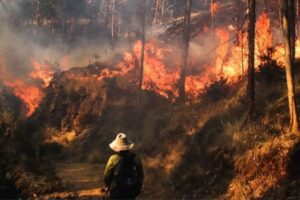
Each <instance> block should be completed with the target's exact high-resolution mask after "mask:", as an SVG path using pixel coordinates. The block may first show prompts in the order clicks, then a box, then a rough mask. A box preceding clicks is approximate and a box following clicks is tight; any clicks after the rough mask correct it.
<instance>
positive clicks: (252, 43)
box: [248, 0, 256, 120]
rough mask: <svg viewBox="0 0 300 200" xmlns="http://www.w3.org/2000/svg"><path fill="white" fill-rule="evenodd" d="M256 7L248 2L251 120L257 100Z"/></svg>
mask: <svg viewBox="0 0 300 200" xmlns="http://www.w3.org/2000/svg"><path fill="white" fill-rule="evenodd" d="M255 6H256V0H248V7H249V25H248V42H249V43H248V48H249V54H248V96H249V119H250V120H251V119H252V118H253V114H254V100H255V77H254V76H255V69H254V60H255V57H254V53H255V21H256V17H255Z"/></svg>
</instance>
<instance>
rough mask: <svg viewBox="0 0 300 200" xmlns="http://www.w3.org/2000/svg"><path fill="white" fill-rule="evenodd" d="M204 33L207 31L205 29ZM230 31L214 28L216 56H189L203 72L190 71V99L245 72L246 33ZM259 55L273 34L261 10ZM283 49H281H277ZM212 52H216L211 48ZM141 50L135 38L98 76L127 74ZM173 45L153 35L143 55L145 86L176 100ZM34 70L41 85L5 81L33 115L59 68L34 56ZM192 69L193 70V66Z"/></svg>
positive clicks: (176, 69) (177, 66)
mask: <svg viewBox="0 0 300 200" xmlns="http://www.w3.org/2000/svg"><path fill="white" fill-rule="evenodd" d="M217 8H218V5H217V4H216V3H215V4H213V6H212V8H211V9H212V11H213V12H216V11H217ZM204 34H207V33H206V32H204ZM231 35H232V33H231V31H230V30H229V29H227V28H224V27H217V28H216V29H215V37H216V38H217V39H218V40H217V41H218V42H217V44H216V46H217V47H216V49H215V53H214V57H213V58H212V59H211V60H210V61H208V62H207V63H206V64H203V63H202V64H200V63H197V62H195V61H194V60H195V58H193V57H190V65H191V67H190V68H201V69H202V70H200V72H197V73H189V74H187V76H186V82H185V87H186V93H187V97H188V99H190V100H191V101H192V102H196V101H198V100H199V97H200V96H201V93H202V92H203V90H204V89H205V87H207V86H209V84H210V83H211V82H212V81H214V80H219V79H221V78H225V79H226V80H227V81H228V82H232V81H235V80H237V79H238V78H239V77H241V76H243V75H244V74H245V69H246V67H247V54H248V52H247V51H248V50H247V34H244V33H243V32H241V33H238V34H237V35H236V36H235V37H236V42H234V43H233V44H232V42H230V40H231V38H230V37H231ZM256 35H257V37H256V40H255V43H256V46H257V48H256V54H255V56H256V59H255V66H256V67H257V66H258V65H259V64H260V61H259V56H260V55H262V54H263V53H265V51H266V49H267V48H269V47H271V46H272V34H271V32H270V22H269V18H268V15H267V14H266V13H262V14H261V15H260V16H259V17H258V19H257V23H256ZM276 51H277V52H276V53H274V59H277V60H282V58H281V54H282V53H283V48H282V47H280V48H279V47H276ZM278 52H280V53H278ZM212 53H213V52H212ZM140 54H141V41H139V40H138V41H136V42H135V43H134V45H133V47H132V52H130V51H129V52H124V53H123V59H122V61H120V62H119V64H117V66H116V68H113V69H111V68H105V69H101V70H100V71H99V74H98V76H97V80H102V79H104V78H112V77H114V76H124V75H126V74H127V73H128V72H130V71H132V70H134V69H135V68H136V67H137V66H138V65H139V57H140ZM174 54H175V53H174V52H173V50H172V48H171V47H169V46H167V45H165V44H160V43H159V42H158V40H156V39H150V40H149V41H148V42H146V44H145V58H144V75H143V84H142V89H144V90H150V91H154V92H156V93H157V94H159V95H161V96H163V97H165V98H167V99H169V100H170V101H175V99H176V98H177V97H178V95H179V93H178V90H177V86H178V80H179V71H180V70H179V69H180V66H181V64H182V63H181V56H179V57H178V56H177V61H176V62H169V60H171V59H170V58H172V57H174V56H175V57H176V55H174ZM30 61H31V64H32V67H33V70H32V71H31V72H30V74H29V79H32V80H40V81H41V83H42V85H41V86H39V85H36V84H26V83H25V82H24V81H22V80H18V79H17V80H13V81H12V80H7V81H5V82H4V83H5V84H6V85H7V86H8V87H10V88H12V91H13V92H14V93H15V95H16V96H18V97H19V98H20V99H22V100H23V101H24V103H25V104H26V107H27V108H28V113H27V116H30V115H31V114H32V113H33V112H34V111H35V109H36V108H37V107H38V104H39V102H40V100H41V99H42V96H43V92H42V90H43V88H45V87H47V86H48V85H49V83H50V81H51V79H52V77H53V74H54V72H55V71H56V70H58V68H54V67H53V65H51V64H50V63H47V62H44V63H42V62H40V61H38V60H37V59H34V58H31V60H30ZM59 65H60V69H66V68H67V67H66V66H67V65H69V57H68V56H64V57H63V58H62V59H61V61H60V64H59ZM191 71H193V70H191ZM72 78H74V79H82V78H87V79H88V78H89V77H72Z"/></svg>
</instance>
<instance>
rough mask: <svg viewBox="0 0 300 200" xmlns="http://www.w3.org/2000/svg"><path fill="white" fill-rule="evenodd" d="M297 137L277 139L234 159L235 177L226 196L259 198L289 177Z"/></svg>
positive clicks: (229, 197) (230, 197)
mask: <svg viewBox="0 0 300 200" xmlns="http://www.w3.org/2000/svg"><path fill="white" fill-rule="evenodd" d="M296 142H297V140H296V139H295V137H293V136H291V135H289V136H287V135H283V136H279V137H275V138H273V139H271V140H269V141H267V142H265V143H263V144H259V145H257V146H256V147H255V148H253V149H250V150H248V151H246V152H245V153H244V154H243V155H238V156H236V157H235V158H234V167H235V173H236V176H235V178H234V179H233V180H231V183H230V185H229V187H228V190H227V192H226V194H225V196H224V197H226V198H228V199H250V198H254V199H257V198H259V197H262V196H263V195H264V193H265V192H267V191H268V190H270V189H272V188H273V187H274V186H276V184H278V183H279V182H280V180H282V179H283V178H284V177H285V176H286V175H287V163H288V155H289V152H290V151H291V149H292V147H293V146H294V144H295V143H296Z"/></svg>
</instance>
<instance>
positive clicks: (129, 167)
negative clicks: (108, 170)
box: [115, 154, 138, 191]
mask: <svg viewBox="0 0 300 200" xmlns="http://www.w3.org/2000/svg"><path fill="white" fill-rule="evenodd" d="M115 178H116V183H117V187H119V188H123V189H125V190H128V191H134V190H136V187H137V183H138V177H137V173H136V164H135V155H134V154H129V155H124V156H121V158H120V162H119V165H118V170H116V173H115Z"/></svg>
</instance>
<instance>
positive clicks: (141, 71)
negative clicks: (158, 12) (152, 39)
mask: <svg viewBox="0 0 300 200" xmlns="http://www.w3.org/2000/svg"><path fill="white" fill-rule="evenodd" d="M142 4H143V5H142V13H141V14H142V34H141V42H142V45H141V58H140V65H139V72H138V99H137V103H138V105H140V103H141V99H142V86H143V78H144V57H145V43H146V27H145V26H146V0H143V2H142Z"/></svg>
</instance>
